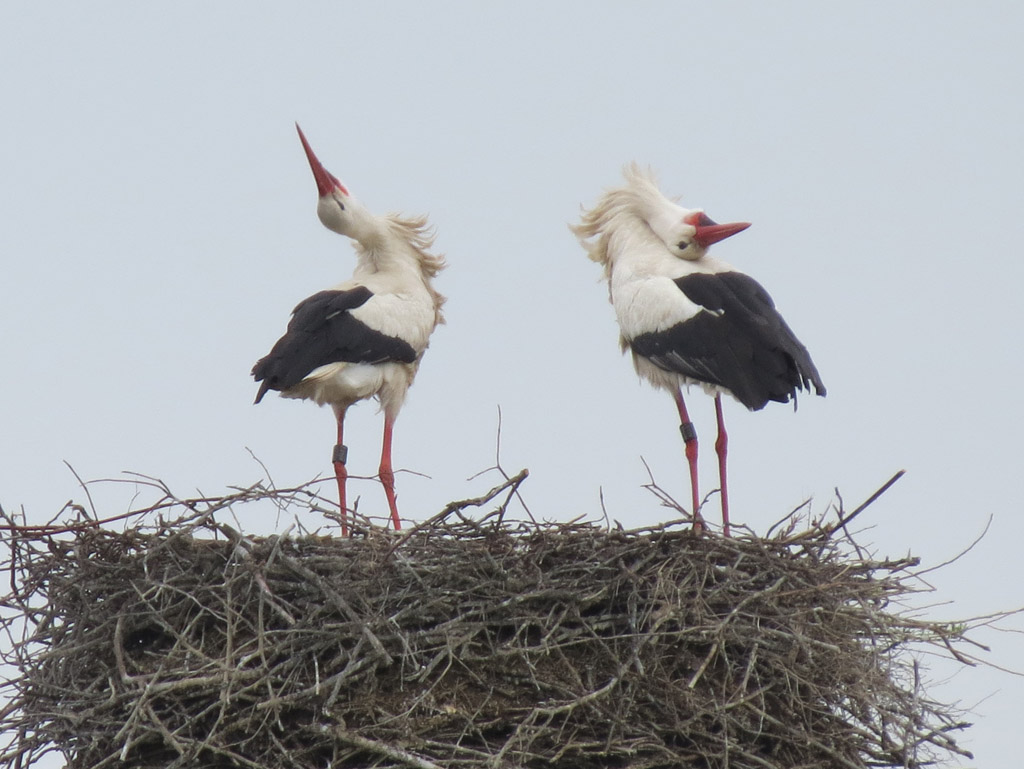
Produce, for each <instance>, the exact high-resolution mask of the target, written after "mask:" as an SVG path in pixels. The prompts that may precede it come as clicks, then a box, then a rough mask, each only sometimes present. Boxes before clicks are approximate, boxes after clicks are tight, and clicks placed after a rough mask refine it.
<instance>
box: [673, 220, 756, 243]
mask: <svg viewBox="0 0 1024 769" xmlns="http://www.w3.org/2000/svg"><path fill="white" fill-rule="evenodd" d="M686 219H687V221H688V222H689V223H690V224H692V225H693V226H694V227H696V228H697V232H696V234H694V236H693V239H694V240H696V241H697V243H698V244H699V245H700V246H702V247H703V248H707V247H708V246H710V245H711V244H712V243H717V242H718V241H720V240H725V239H726V238H728V237H731V236H733V235H735V234H736V233H737V232H743V230H745V229H747V227H749V226H750V222H731V223H729V224H717V223H715V222H714V221H713V220H711V219H710V218H708V217H707V216H705V215H704V214H693V215H692V216H688V217H687V218H686Z"/></svg>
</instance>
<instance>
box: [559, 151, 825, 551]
mask: <svg viewBox="0 0 1024 769" xmlns="http://www.w3.org/2000/svg"><path fill="white" fill-rule="evenodd" d="M625 177H626V184H625V185H624V186H623V187H619V188H616V189H612V190H609V191H608V192H606V193H605V194H604V196H603V197H602V198H601V199H600V200H599V201H598V203H597V205H596V206H594V207H593V208H592V209H590V210H589V211H585V212H584V213H583V217H582V221H581V222H580V224H578V225H576V226H574V227H573V228H572V229H573V232H575V233H576V235H577V237H579V238H580V241H581V242H582V243H583V246H584V248H586V250H587V253H588V254H589V256H590V258H591V259H593V260H594V261H595V262H598V263H600V264H602V265H604V268H605V277H606V278H607V279H608V288H609V293H610V298H611V303H612V305H613V306H614V308H615V315H616V317H617V318H618V321H619V329H620V331H621V336H620V340H621V344H622V348H623V350H624V351H625V350H629V351H630V352H631V353H632V356H633V365H634V366H635V367H636V370H637V373H638V374H639V375H640V376H641V377H643V378H644V379H646V380H647V381H649V382H650V383H651V384H653V385H654V386H655V387H658V388H661V389H664V390H668V391H669V392H671V393H672V395H673V397H674V398H675V401H676V408H677V409H678V411H679V419H680V431H681V432H682V435H683V440H684V442H685V445H686V458H687V462H688V464H689V466H690V491H691V500H692V504H693V516H694V525H695V526H699V525H700V523H701V519H700V495H699V492H698V484H697V434H696V431H695V430H694V428H693V423H692V422H691V421H690V417H689V415H688V414H687V411H686V404H685V403H684V402H683V392H682V386H683V385H690V384H699V385H701V386H703V388H704V389H705V390H707V391H708V392H709V393H711V394H713V395H714V397H715V413H716V416H717V420H718V439H717V440H716V442H715V450H716V452H717V454H718V470H719V479H720V483H721V486H720V489H721V498H722V523H723V532H724V533H725V535H726V536H728V534H729V493H728V486H727V484H726V454H727V450H728V448H727V447H728V435H727V433H726V431H725V421H724V418H723V415H722V393H727V394H729V395H732V396H733V397H734V398H736V400H738V401H739V402H740V403H742V404H743V405H744V406H746V407H747V408H748V409H751V410H752V411H757V410H759V409H762V408H764V406H765V404H767V403H768V401H778V402H780V403H786V402H788V401H789V400H790V399H791V398H792V399H794V400H795V398H796V394H797V391H798V390H803V389H807V390H809V389H810V388H811V386H812V385H813V387H814V391H815V392H816V393H817V394H818V395H824V394H825V385H824V384H822V381H821V377H820V376H818V370H817V369H816V368H815V366H814V363H813V362H812V361H811V356H810V355H809V354H808V352H807V349H806V348H805V347H804V346H803V345H802V344H801V343H800V341H799V340H798V339H797V338H796V336H794V334H793V332H792V331H791V330H790V328H789V326H787V325H786V321H784V320H783V319H782V316H781V315H780V314H779V313H778V311H777V310H776V309H775V303H774V302H773V301H772V298H771V297H770V296H769V295H768V292H767V291H765V290H764V288H762V287H761V285H760V284H759V283H758V282H757V281H756V280H754V279H753V278H751V277H750V276H749V275H745V274H744V273H742V272H740V271H738V270H737V269H736V268H734V267H732V266H731V265H729V264H726V263H725V262H723V261H721V260H720V259H716V258H714V257H713V256H710V255H709V254H708V248H709V247H710V246H711V245H712V244H714V243H717V242H719V241H720V240H724V239H725V238H728V237H731V236H732V235H735V234H736V233H738V232H742V231H743V230H745V229H746V228H747V227H749V226H750V225H749V224H747V223H746V222H736V223H732V224H717V223H715V222H714V221H712V220H711V219H710V218H708V217H707V216H706V215H705V214H704V212H703V211H702V210H701V209H688V208H683V207H682V206H679V205H677V204H676V203H674V202H673V201H671V200H669V199H668V198H666V197H665V196H664V195H663V194H662V193H661V191H660V190H659V189H658V186H657V184H656V182H655V180H654V178H653V176H652V175H651V174H650V173H649V172H645V171H643V170H641V169H640V168H639V167H637V166H635V165H632V166H629V167H627V168H626V170H625Z"/></svg>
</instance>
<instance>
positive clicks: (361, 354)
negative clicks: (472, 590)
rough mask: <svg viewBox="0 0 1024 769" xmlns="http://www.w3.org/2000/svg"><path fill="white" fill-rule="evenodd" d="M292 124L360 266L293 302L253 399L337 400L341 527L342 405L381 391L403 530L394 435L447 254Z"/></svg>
mask: <svg viewBox="0 0 1024 769" xmlns="http://www.w3.org/2000/svg"><path fill="white" fill-rule="evenodd" d="M296 128H297V129H298V131H299V139H300V140H301V141H302V146H303V148H304V149H305V151H306V157H307V158H308V159H309V165H310V167H312V169H313V177H314V178H315V179H316V186H317V191H318V192H319V200H318V202H317V209H316V210H317V215H318V216H319V217H320V221H321V222H322V223H323V224H324V226H325V227H327V228H328V229H329V230H333V231H334V232H337V233H340V234H341V235H345V236H347V237H349V238H351V239H352V240H353V241H355V250H356V268H355V271H354V272H353V275H352V279H351V280H348V281H346V282H344V283H342V284H340V285H338V286H335V287H334V288H332V289H329V290H327V291H321V292H319V293H317V294H313V296H311V297H309V298H308V299H305V300H303V301H302V302H300V303H299V304H298V306H296V308H295V309H294V310H293V311H292V318H291V321H290V322H289V323H288V328H287V331H286V332H285V334H284V336H282V337H281V338H280V339H279V340H278V341H277V343H276V344H275V345H274V347H273V349H272V350H271V351H270V353H269V354H268V355H267V356H266V357H264V358H261V359H260V361H259V362H258V363H257V364H256V365H255V366H254V367H253V370H252V375H253V377H254V378H255V379H256V381H257V382H259V383H260V389H259V392H258V393H257V394H256V402H257V403H259V402H260V400H261V399H262V398H263V396H264V395H265V394H266V393H267V391H268V390H278V391H280V393H281V395H283V396H284V397H286V398H305V399H308V400H312V401H315V402H316V403H318V404H320V405H323V404H325V403H329V404H330V405H331V407H332V408H333V409H334V414H335V417H336V418H337V423H338V442H337V445H336V446H335V448H334V457H333V464H334V471H335V477H336V478H337V482H338V496H339V503H340V505H341V527H342V535H343V536H344V535H346V534H347V533H348V527H347V517H346V516H347V511H348V506H347V500H346V489H345V487H346V479H347V477H348V472H347V469H346V459H347V449H346V447H345V445H344V440H343V432H344V423H345V412H346V410H347V409H348V408H349V406H351V405H352V404H354V403H356V402H358V401H361V400H364V399H366V398H370V397H375V398H377V399H379V401H380V406H381V410H382V411H383V412H384V439H383V446H382V450H381V459H380V468H379V473H380V481H381V483H382V485H383V486H384V492H385V494H386V496H387V500H388V507H389V509H390V513H391V520H392V522H393V524H394V527H395V528H396V529H399V528H401V523H400V519H399V517H398V505H397V501H396V498H395V478H394V471H393V469H392V465H391V436H392V430H393V428H394V424H395V419H396V417H397V416H398V412H399V410H400V409H401V408H402V403H403V402H404V401H405V395H406V392H407V390H408V389H409V385H411V384H412V381H413V378H414V377H415V376H416V371H417V369H418V368H419V365H420V359H421V358H422V356H423V352H424V350H426V349H427V344H428V342H429V339H430V335H431V333H432V332H433V331H434V328H435V327H436V326H437V325H438V324H439V323H443V322H444V319H443V316H442V314H441V306H442V305H443V304H444V297H443V296H441V294H439V293H438V292H437V291H436V290H434V288H433V286H432V284H431V278H433V277H434V276H435V275H436V274H437V273H438V272H439V271H440V270H441V269H443V268H444V266H445V263H444V259H443V257H441V256H438V255H435V254H431V253H430V251H429V249H430V247H431V246H432V244H433V236H432V234H431V233H430V231H429V230H428V227H427V221H426V218H425V217H420V218H404V217H401V216H397V215H394V214H390V215H387V216H377V215H375V214H372V213H370V211H368V210H367V209H366V208H365V207H364V206H363V205H362V203H360V202H359V201H358V200H357V199H356V198H355V197H353V196H352V194H351V193H350V192H349V191H348V188H347V187H345V185H343V184H342V183H341V182H340V181H338V179H337V178H336V177H335V176H333V175H332V174H331V173H330V172H328V171H327V169H325V168H324V167H323V165H322V164H321V163H320V161H319V160H318V159H317V157H316V155H315V154H313V150H312V149H311V148H310V146H309V143H308V142H307V141H306V137H305V136H304V135H303V133H302V129H301V128H299V127H298V126H297V125H296Z"/></svg>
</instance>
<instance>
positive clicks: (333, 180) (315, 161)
mask: <svg viewBox="0 0 1024 769" xmlns="http://www.w3.org/2000/svg"><path fill="white" fill-rule="evenodd" d="M295 128H296V130H297V131H298V132H299V139H300V140H301V141H302V149H304V150H305V151H306V158H307V159H308V160H309V167H310V168H312V169H313V178H314V179H316V189H317V192H319V193H320V197H325V196H327V195H330V194H331V193H332V192H334V190H341V191H342V192H344V193H345V194H346V195H348V194H349V192H348V190H347V189H345V185H344V184H342V183H341V182H339V181H338V179H337V177H336V176H334V174H332V173H331V172H330V171H328V170H327V169H326V168H324V166H323V163H321V162H320V159H319V158H318V157H317V156H316V155H315V154H314V153H313V148H312V147H310V146H309V142H308V141H306V135H305V134H304V133H302V129H301V128H299V124H298V123H296V124H295Z"/></svg>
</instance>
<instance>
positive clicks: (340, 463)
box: [333, 408, 348, 537]
mask: <svg viewBox="0 0 1024 769" xmlns="http://www.w3.org/2000/svg"><path fill="white" fill-rule="evenodd" d="M345 411H346V409H343V408H336V409H335V410H334V415H335V416H336V417H337V419H338V442H337V443H336V444H335V446H334V456H333V463H334V477H335V478H336V479H337V481H338V504H339V505H340V506H341V536H343V537H347V536H348V505H347V504H346V500H345V481H346V480H348V470H347V469H346V468H345V462H346V461H347V460H348V447H346V446H345Z"/></svg>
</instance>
